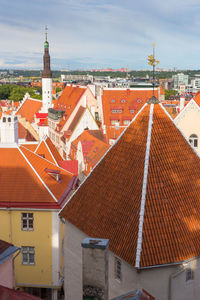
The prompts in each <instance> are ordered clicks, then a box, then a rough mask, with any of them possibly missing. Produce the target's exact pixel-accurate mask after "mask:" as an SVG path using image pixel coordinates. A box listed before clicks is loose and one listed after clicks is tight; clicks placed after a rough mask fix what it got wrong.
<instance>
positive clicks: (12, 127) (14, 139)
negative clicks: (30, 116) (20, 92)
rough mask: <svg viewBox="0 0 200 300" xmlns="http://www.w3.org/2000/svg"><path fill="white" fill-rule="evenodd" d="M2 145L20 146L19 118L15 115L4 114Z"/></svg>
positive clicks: (1, 122) (0, 125) (1, 123)
mask: <svg viewBox="0 0 200 300" xmlns="http://www.w3.org/2000/svg"><path fill="white" fill-rule="evenodd" d="M0 127H1V143H2V144H14V143H15V144H18V117H17V116H15V115H14V114H12V115H7V114H4V113H3V114H2V117H1V121H0Z"/></svg>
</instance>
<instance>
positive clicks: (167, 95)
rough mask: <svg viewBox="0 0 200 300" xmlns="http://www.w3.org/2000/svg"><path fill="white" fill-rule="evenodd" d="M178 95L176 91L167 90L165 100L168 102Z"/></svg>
mask: <svg viewBox="0 0 200 300" xmlns="http://www.w3.org/2000/svg"><path fill="white" fill-rule="evenodd" d="M177 93H178V92H177V91H175V90H165V100H168V99H169V97H170V96H176V95H177Z"/></svg>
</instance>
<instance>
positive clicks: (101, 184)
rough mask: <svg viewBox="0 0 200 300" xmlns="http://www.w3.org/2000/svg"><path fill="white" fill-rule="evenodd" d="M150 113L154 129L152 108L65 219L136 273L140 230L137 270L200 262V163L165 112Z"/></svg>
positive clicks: (71, 203)
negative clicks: (192, 260)
mask: <svg viewBox="0 0 200 300" xmlns="http://www.w3.org/2000/svg"><path fill="white" fill-rule="evenodd" d="M152 108H153V113H152V114H151V116H152V117H153V123H152V127H151V126H150V127H149V129H148V126H149V121H150V118H149V116H150V105H149V104H147V105H145V106H144V107H143V109H142V111H141V112H140V113H139V114H138V116H137V117H136V119H135V120H134V121H133V122H132V123H131V124H130V126H129V127H128V128H127V130H126V131H124V133H123V134H122V136H121V138H120V139H119V140H118V142H117V143H115V144H114V146H113V147H111V149H110V150H109V151H108V153H107V154H106V156H105V157H104V159H103V160H102V161H101V162H100V163H99V164H97V166H96V168H94V170H93V171H92V172H91V173H90V175H89V176H88V178H87V180H86V181H85V182H84V183H83V184H82V185H81V186H80V188H79V189H78V190H77V192H76V193H75V194H74V195H73V197H72V198H71V200H70V201H69V202H68V203H67V205H66V206H65V207H64V209H63V210H62V211H61V213H60V215H61V216H62V217H64V218H65V219H67V220H68V221H69V222H70V223H72V224H73V225H75V226H76V227H78V228H79V229H80V230H81V231H83V232H84V233H86V234H87V235H88V236H90V237H94V238H97V237H103V238H107V239H109V240H110V244H109V247H110V250H111V251H113V252H114V253H115V254H116V255H118V256H119V257H121V258H122V259H124V260H125V261H127V262H128V263H129V264H131V265H133V266H137V264H136V254H138V251H139V247H138V246H139V245H138V232H139V224H140V228H142V231H141V233H142V235H141V236H140V237H141V241H142V244H141V247H142V251H141V253H139V263H138V260H137V263H138V267H147V266H148V267H149V266H155V265H165V264H171V263H179V262H181V261H185V260H187V259H190V258H192V257H195V256H198V255H200V244H199V239H200V231H199V224H200V212H199V203H200V179H199V178H200V160H199V157H198V156H197V154H196V153H195V152H194V150H193V149H192V148H191V146H190V145H189V143H188V142H187V141H186V140H185V138H184V137H183V136H182V134H181V132H180V131H179V130H178V129H177V127H176V126H175V125H174V123H173V122H172V121H171V119H170V118H169V117H168V115H167V114H166V112H165V109H164V108H163V107H162V105H161V104H154V105H153V104H152V106H151V109H152ZM150 128H152V130H151V132H150ZM147 133H149V134H150V136H151V139H150V140H149V142H147ZM147 144H148V145H149V146H150V151H149V152H148V151H147V150H148V148H146V147H147ZM145 155H147V157H149V165H148V166H147V165H146V167H145V168H148V170H147V174H148V177H147V178H146V179H147V181H146V182H147V185H146V188H145V185H144V183H145V181H144V180H143V177H145V175H144V166H145V164H144V162H145ZM97 191H98V192H97ZM142 191H143V193H142ZM142 197H143V200H144V201H145V202H144V220H143V223H141V222H142V221H141V220H140V219H139V217H140V212H141V200H142ZM141 226H142V227H141Z"/></svg>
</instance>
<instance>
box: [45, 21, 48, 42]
mask: <svg viewBox="0 0 200 300" xmlns="http://www.w3.org/2000/svg"><path fill="white" fill-rule="evenodd" d="M47 34H48V27H47V25H46V26H45V40H46V42H47Z"/></svg>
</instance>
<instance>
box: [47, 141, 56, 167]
mask: <svg viewBox="0 0 200 300" xmlns="http://www.w3.org/2000/svg"><path fill="white" fill-rule="evenodd" d="M44 143H45V145H46V147H47V149H48V150H49V153H50V154H51V156H52V158H53V160H54V161H55V164H56V166H58V163H57V161H56V159H55V157H54V156H53V153H52V152H51V150H50V148H49V146H48V145H47V143H46V139H45V140H44Z"/></svg>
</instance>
